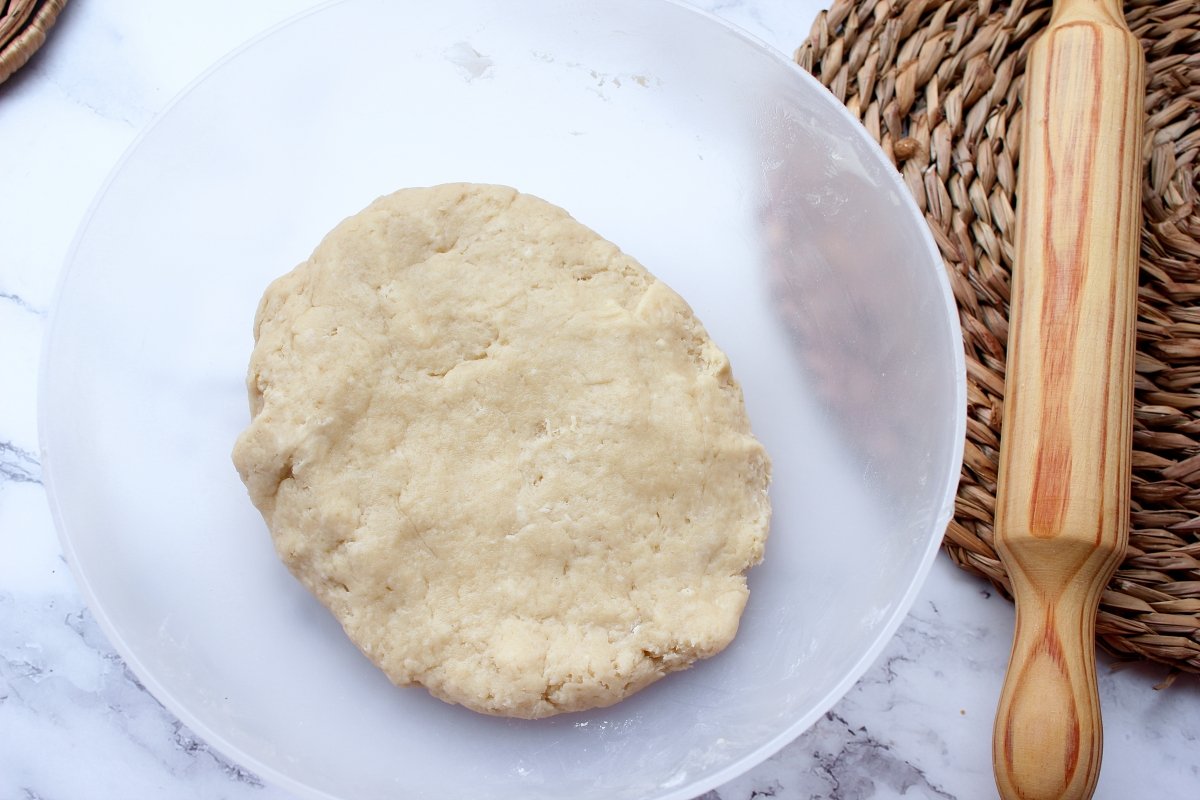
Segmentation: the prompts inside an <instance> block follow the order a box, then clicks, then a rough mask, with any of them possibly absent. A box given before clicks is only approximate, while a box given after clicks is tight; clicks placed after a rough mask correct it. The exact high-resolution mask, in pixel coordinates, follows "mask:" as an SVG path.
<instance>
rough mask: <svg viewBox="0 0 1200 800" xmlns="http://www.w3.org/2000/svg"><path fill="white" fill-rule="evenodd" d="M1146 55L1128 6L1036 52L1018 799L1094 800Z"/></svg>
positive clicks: (1012, 421)
mask: <svg viewBox="0 0 1200 800" xmlns="http://www.w3.org/2000/svg"><path fill="white" fill-rule="evenodd" d="M1143 87H1144V79H1143V67H1142V54H1141V49H1140V46H1139V44H1138V42H1137V40H1136V39H1134V38H1133V37H1132V35H1130V33H1129V31H1128V29H1127V28H1126V27H1125V23H1124V19H1123V17H1122V16H1121V11H1120V7H1119V5H1118V4H1117V3H1116V2H1115V1H1114V0H1076V1H1075V2H1059V3H1056V4H1055V11H1054V15H1053V17H1052V19H1051V22H1050V27H1049V28H1048V30H1047V31H1046V32H1045V33H1044V34H1043V36H1042V37H1041V38H1039V39H1038V41H1037V42H1036V43H1035V44H1034V46H1033V47H1032V48H1031V50H1030V55H1029V61H1028V66H1027V70H1026V86H1025V95H1024V110H1023V115H1024V128H1023V131H1022V149H1021V174H1020V183H1019V186H1018V197H1019V208H1018V219H1017V250H1016V268H1015V271H1014V295H1013V310H1012V320H1011V328H1010V329H1011V331H1012V333H1011V335H1010V339H1009V350H1008V367H1007V374H1008V383H1007V385H1006V388H1005V414H1006V416H1005V421H1004V431H1003V439H1002V442H1001V452H1000V486H1001V491H1000V495H999V502H998V505H997V511H996V533H997V550H998V552H999V553H1000V555H1001V558H1002V559H1003V560H1004V563H1005V565H1006V567H1007V569H1008V572H1009V575H1010V576H1011V578H1012V585H1013V593H1014V595H1015V597H1016V600H1017V631H1016V635H1015V638H1014V642H1013V653H1012V661H1011V664H1010V667H1009V674H1008V677H1007V680H1006V683H1005V686H1004V690H1003V693H1002V695H1001V699H1000V708H999V711H998V714H997V723H996V725H997V727H996V738H995V741H994V743H993V757H994V760H995V770H996V779H997V784H998V785H999V787H1000V790H1001V794H1002V795H1003V796H1004V797H1006V798H1018V797H1019V798H1085V797H1090V796H1091V793H1092V791H1093V790H1094V787H1095V782H1096V778H1097V776H1098V775H1099V769H1100V755H1101V750H1102V736H1101V728H1100V709H1099V704H1098V700H1097V697H1096V689H1095V654H1094V644H1093V638H1092V637H1093V633H1094V627H1095V613H1096V606H1097V603H1098V601H1099V597H1100V593H1101V591H1102V590H1103V588H1104V585H1105V584H1106V583H1107V581H1108V578H1109V577H1110V576H1111V574H1112V572H1113V570H1114V569H1115V568H1116V567H1117V565H1118V564H1119V563H1120V560H1121V556H1122V554H1123V552H1124V549H1125V541H1126V535H1127V525H1128V520H1129V469H1130V452H1131V440H1132V404H1133V353H1134V338H1133V337H1134V331H1135V327H1134V325H1135V316H1134V315H1135V299H1136V290H1137V277H1136V271H1137V246H1138V238H1139V225H1140V220H1141V213H1140V206H1139V202H1140V168H1141V158H1140V148H1141V129H1142V98H1143V93H1144V88H1143Z"/></svg>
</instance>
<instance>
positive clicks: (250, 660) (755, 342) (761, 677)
mask: <svg viewBox="0 0 1200 800" xmlns="http://www.w3.org/2000/svg"><path fill="white" fill-rule="evenodd" d="M457 180H466V181H479V182H496V183H505V184H510V185H513V186H516V187H518V188H519V189H521V190H522V191H526V192H530V193H533V194H537V195H539V196H541V197H544V198H546V199H547V200H550V201H551V202H553V203H556V204H558V205H561V206H563V207H564V208H566V209H567V210H568V211H570V212H571V213H572V214H573V215H575V216H576V217H577V218H578V219H579V220H580V221H582V222H583V223H585V224H587V225H589V226H591V227H592V228H594V229H596V230H597V231H599V232H600V233H601V234H602V235H604V236H606V237H608V238H609V239H611V240H613V241H614V242H616V243H617V244H619V245H620V246H621V247H623V248H624V249H625V250H626V251H627V252H629V253H631V254H632V255H634V256H635V257H636V258H638V259H639V260H640V261H641V262H642V263H643V264H645V265H646V266H647V267H648V268H649V269H650V270H651V271H652V272H654V273H656V274H657V275H658V276H659V277H661V278H662V279H664V280H665V281H667V282H668V283H669V284H670V285H672V286H673V287H674V288H675V289H676V290H678V291H679V292H680V293H681V294H682V295H683V296H684V297H685V298H686V299H687V300H688V301H689V302H690V303H691V304H692V305H693V307H694V308H695V309H696V311H697V314H698V315H699V317H700V318H701V319H702V320H703V321H704V322H705V324H706V326H707V327H708V329H709V331H710V333H711V334H712V335H713V337H714V339H715V340H716V341H717V343H718V344H720V345H721V346H722V347H723V348H724V349H725V350H726V352H727V353H728V354H729V355H730V358H731V360H732V363H733V367H734V372H735V374H736V376H737V378H738V379H739V380H740V381H741V383H742V385H743V388H744V390H745V396H746V402H747V406H748V409H749V412H750V416H751V420H752V423H753V426H754V428H755V431H756V433H757V434H758V436H759V437H760V438H761V439H762V440H763V442H764V444H765V445H766V446H767V448H768V450H769V452H770V453H771V456H772V458H773V460H774V475H775V478H774V486H773V489H772V492H773V503H774V507H775V518H774V524H773V528H772V534H771V539H770V541H769V543H768V551H767V560H766V562H765V563H764V564H763V565H762V566H760V567H758V568H756V569H755V570H753V572H752V573H751V579H750V580H751V600H750V604H749V606H748V608H747V611H746V614H745V617H744V619H743V623H742V629H741V631H740V633H739V635H738V637H737V639H736V640H735V642H734V644H733V645H732V646H731V647H730V648H729V649H728V650H727V651H726V652H724V653H723V654H721V655H720V656H718V657H716V658H713V659H711V660H710V661H708V662H705V663H703V664H700V665H699V666H697V667H695V668H694V669H692V670H690V671H688V672H686V673H682V674H678V675H674V676H672V677H670V678H668V679H666V680H664V681H662V682H660V683H659V684H657V685H655V686H653V687H651V688H650V689H648V690H646V691H644V692H642V693H641V694H639V695H637V696H635V697H633V698H631V699H629V700H627V701H625V702H622V703H620V704H618V705H617V706H615V707H612V708H609V709H604V710H600V711H595V712H591V713H583V714H574V715H567V716H563V717H559V718H555V719H551V720H545V721H540V722H520V721H510V720H502V719H492V718H486V717H482V716H478V715H475V714H473V713H471V712H468V711H464V710H462V709H460V708H455V707H450V706H447V705H444V704H442V703H440V702H438V701H436V700H432V699H431V698H429V697H428V696H427V695H426V694H425V693H424V692H423V691H421V690H417V689H408V690H400V689H396V688H394V687H392V686H391V685H390V684H389V683H388V682H387V680H386V679H385V678H384V677H383V676H382V675H381V674H380V673H378V672H377V671H376V670H375V669H374V667H372V666H371V665H370V664H369V663H368V662H367V661H366V659H365V658H364V657H363V656H361V655H360V654H359V653H358V652H357V650H355V648H354V647H353V646H352V645H351V644H350V643H349V642H348V641H347V640H346V639H345V638H344V636H343V635H342V634H341V631H340V629H339V627H338V625H337V624H336V623H335V622H334V621H333V620H332V618H330V617H329V616H328V615H327V614H326V613H325V612H324V610H323V609H322V608H321V607H320V606H319V605H318V604H317V602H316V601H315V600H313V599H311V598H310V597H309V596H308V595H307V594H306V593H305V591H304V590H303V589H302V588H301V587H300V586H299V584H297V583H296V582H295V581H294V580H292V578H291V577H290V576H289V575H288V573H287V572H286V570H285V569H284V568H283V566H282V565H281V564H280V563H279V562H278V561H277V559H276V557H275V555H274V552H273V550H272V547H271V544H270V541H269V538H268V536H267V532H266V530H265V527H264V525H263V523H262V521H261V519H260V518H259V516H258V514H257V512H256V511H255V510H254V508H253V507H252V506H251V505H250V502H249V500H248V499H247V497H246V493H245V491H244V489H243V487H242V485H241V483H240V482H239V480H238V477H237V475H236V473H235V472H234V469H233V467H232V466H231V463H230V459H229V451H230V448H231V446H232V442H233V439H234V437H235V436H236V434H237V433H238V431H239V430H240V429H241V428H242V427H243V426H244V425H245V423H246V421H247V407H246V406H247V404H246V399H245V394H244V389H243V383H242V380H243V377H242V376H243V372H244V369H245V364H246V361H247V358H248V355H249V351H250V347H251V344H252V341H251V320H252V318H253V314H254V311H255V306H256V304H257V301H258V298H259V296H260V294H261V292H262V290H263V288H264V287H265V285H266V284H267V282H268V281H269V280H270V279H271V278H273V277H275V276H276V275H279V274H281V273H283V272H285V271H287V270H288V269H290V268H291V267H292V266H294V265H295V264H296V263H297V262H299V261H301V260H302V259H304V258H305V257H306V256H307V255H308V253H309V252H310V251H311V249H312V248H313V247H314V246H315V244H316V243H317V241H318V240H319V239H320V237H321V236H322V235H323V234H324V233H325V232H326V231H327V230H329V229H330V228H331V227H332V226H333V225H334V224H335V223H336V222H337V221H338V220H339V219H341V218H342V217H343V216H346V215H347V214H350V213H353V212H354V211H357V210H358V209H360V208H361V207H363V206H364V205H366V204H367V203H368V202H369V201H370V200H372V199H373V198H374V197H376V196H378V195H380V194H384V193H387V192H390V191H393V190H394V189H397V188H399V187H402V186H414V185H428V184H433V183H441V182H446V181H457ZM940 269H941V268H940V263H939V262H938V259H937V256H936V253H935V251H934V250H933V247H932V243H931V241H930V239H929V236H928V233H927V232H926V231H925V229H924V227H923V222H922V221H921V219H920V216H919V215H918V214H917V212H916V211H915V209H914V207H913V206H912V204H911V202H910V200H909V198H908V196H907V194H906V193H905V191H904V188H903V186H902V184H901V183H900V182H899V180H898V179H897V177H896V175H895V173H894V171H893V170H892V168H891V167H890V166H889V165H888V164H886V163H885V161H884V160H883V158H882V156H881V155H880V154H879V152H878V151H877V149H876V148H875V146H874V145H873V144H872V143H870V142H869V141H868V139H867V138H866V136H865V135H864V134H863V133H862V131H861V130H859V128H858V126H857V124H856V123H855V122H854V121H853V120H852V119H851V118H850V116H849V115H848V114H846V113H845V111H844V110H843V109H842V108H841V107H840V106H839V105H838V103H837V102H836V101H835V100H834V99H833V98H832V97H830V96H829V95H828V94H827V93H825V92H824V90H823V89H821V88H820V87H819V86H818V85H817V84H816V82H815V81H813V80H812V79H811V78H808V76H806V75H803V74H801V73H800V71H799V70H798V69H796V68H794V67H793V66H791V65H789V64H787V63H786V62H785V61H784V60H783V59H782V58H780V57H779V56H777V55H775V54H773V53H771V52H770V51H768V50H767V49H766V48H764V47H762V46H760V45H758V44H755V43H754V42H752V41H750V40H749V39H748V38H746V37H745V36H744V35H742V34H740V33H737V32H736V31H734V30H732V29H730V28H728V27H725V26H724V25H722V24H719V23H717V22H716V21H714V20H713V19H711V18H708V17H705V16H703V15H701V14H698V13H696V12H694V11H692V10H689V9H687V8H684V7H681V6H678V5H674V4H671V3H665V2H645V0H613V1H612V2H606V3H594V2H585V1H584V0H566V1H565V2H563V1H559V0H541V1H538V0H514V1H513V2H500V1H499V0H447V1H446V2H440V3H430V4H420V5H418V4H396V3H392V2H388V0H347V1H346V2H342V3H338V4H334V5H329V6H325V7H322V8H320V9H318V10H317V11H315V12H313V13H311V14H308V15H306V16H303V17H301V18H299V19H297V20H294V21H292V22H291V23H289V24H287V25H285V26H283V27H281V28H279V29H277V30H275V31H274V32H272V33H270V34H269V35H266V36H264V37H262V38H260V39H258V40H256V41H255V42H254V43H252V44H251V45H249V46H248V47H246V48H244V49H242V50H240V51H239V52H237V53H236V54H234V55H233V56H232V57H230V58H229V59H227V60H225V61H224V62H222V63H221V64H220V65H218V67H216V68H215V69H214V70H213V71H211V72H209V73H208V74H207V75H206V76H205V77H204V78H202V79H201V80H200V81H199V82H198V83H196V84H195V85H194V86H193V87H192V88H191V89H190V90H189V91H188V92H187V93H185V94H184V95H183V96H182V98H181V99H180V100H178V101H177V102H176V103H175V104H174V105H173V106H172V107H171V108H170V109H169V111H168V112H167V113H165V114H164V115H163V116H162V117H161V118H160V119H159V120H158V121H157V122H156V123H155V124H154V125H153V126H152V127H151V128H150V129H149V130H148V131H147V132H146V133H145V134H144V135H143V136H142V137H141V138H140V139H139V141H138V142H137V144H136V145H135V146H134V147H133V148H132V149H131V151H130V152H129V153H128V154H127V156H126V158H125V159H124V160H123V161H122V163H121V164H120V166H119V167H118V168H117V170H116V171H115V172H114V174H113V176H112V178H111V179H110V182H109V184H108V185H107V187H106V189H105V190H104V192H103V193H102V194H101V196H100V197H99V199H98V200H97V202H96V205H95V206H94V208H93V211H92V213H91V215H90V216H89V218H88V220H87V221H86V223H85V224H84V226H83V228H82V230H81V232H80V234H79V237H78V239H77V242H76V247H75V249H74V251H73V254H72V257H71V260H70V263H69V264H68V267H67V271H66V273H65V277H64V279H63V283H62V285H61V287H60V294H59V299H58V303H57V306H56V309H55V311H54V314H53V319H52V323H51V328H50V332H49V334H48V338H47V343H46V351H45V358H44V371H43V387H42V388H43V392H42V437H43V439H42V441H43V449H44V454H45V458H46V468H45V471H46V479H47V483H48V488H49V490H50V493H51V498H52V505H53V507H54V511H55V515H56V520H57V523H58V526H59V530H60V533H61V536H62V539H63V542H64V547H65V548H66V551H67V553H68V557H69V559H70V561H71V563H72V566H73V568H74V570H75V573H76V576H77V578H78V579H79V582H80V585H81V587H82V590H83V591H84V593H85V595H86V597H87V599H88V602H89V604H90V606H91V608H92V609H93V611H94V613H95V614H96V616H97V618H98V619H99V621H100V622H101V624H102V625H103V626H104V628H105V630H106V632H107V633H108V635H109V636H110V637H111V638H112V640H113V642H114V644H115V645H116V647H117V648H118V649H119V650H120V652H121V653H122V655H123V656H124V657H125V658H126V659H127V661H128V662H129V663H130V665H131V667H132V668H133V669H134V671H135V672H136V673H137V674H138V675H139V676H140V677H141V678H142V680H143V681H144V682H145V683H146V685H147V686H148V687H149V688H150V689H151V690H152V691H153V692H154V694H155V695H156V696H157V697H158V698H159V699H160V700H161V701H162V702H163V703H164V704H166V705H167V706H168V707H169V708H170V709H171V710H172V711H174V712H175V713H176V714H178V715H180V716H181V717H182V718H183V719H184V720H185V721H186V722H187V723H188V724H189V725H191V726H192V727H193V728H195V729H196V730H197V731H198V732H199V733H200V734H201V735H203V736H204V737H205V738H207V739H208V740H209V741H210V742H212V743H213V744H214V745H215V746H217V747H219V748H220V749H222V750H224V751H225V752H226V753H227V754H228V755H229V756H231V757H232V758H234V759H236V760H238V761H239V762H241V763H243V764H245V765H246V766H248V767H249V768H251V769H254V770H256V771H258V772H260V773H261V774H263V776H264V777H266V778H268V779H271V780H273V781H276V782H279V783H281V784H283V785H285V786H286V787H288V788H290V789H292V790H293V791H295V792H297V793H299V794H301V795H303V796H309V797H338V798H356V799H357V800H371V799H372V798H385V797H388V798H390V797H395V796H400V795H402V796H404V797H407V798H426V797H428V798H441V797H443V796H446V795H450V796H468V797H522V798H540V797H564V796H570V797H574V798H580V799H585V798H605V799H606V800H621V799H622V798H644V797H659V798H668V797H670V798H685V797H693V796H695V795H696V794H699V793H701V792H703V791H705V790H706V789H708V788H711V787H712V786H713V785H716V784H717V783H719V782H720V781H723V780H727V779H728V778H730V777H732V775H733V774H734V773H735V772H736V771H739V770H741V769H744V768H746V767H748V766H750V765H751V764H752V763H754V762H756V761H758V760H761V759H762V758H765V757H766V756H767V755H769V754H770V753H771V752H773V751H774V750H775V749H777V748H778V747H780V746H782V744H784V743H785V742H786V741H788V740H789V739H790V738H792V737H794V736H795V735H796V734H798V733H799V732H800V731H802V730H803V729H804V728H805V727H807V726H808V725H810V724H811V723H812V722H813V721H814V720H815V719H817V718H818V717H819V716H820V715H821V714H822V713H824V712H825V711H826V710H827V709H828V708H829V707H830V706H831V705H832V704H833V703H834V702H835V701H836V700H837V699H838V698H839V697H840V696H841V695H842V694H843V693H844V692H845V691H846V690H847V689H848V688H849V686H850V685H851V684H852V682H853V681H854V680H855V679H856V678H857V677H858V676H859V675H860V674H861V673H862V671H863V670H864V669H866V667H867V666H868V665H869V664H870V662H871V660H872V659H873V658H874V657H875V656H876V655H877V654H878V653H879V651H880V649H881V648H882V646H883V644H884V643H885V641H886V639H887V638H888V637H889V636H890V634H891V633H892V631H894V629H895V627H896V626H897V625H898V623H899V621H900V619H901V618H902V617H903V615H904V613H905V612H906V611H907V609H908V606H909V605H910V604H911V602H912V599H913V597H914V595H915V593H916V591H917V588H918V587H919V585H920V582H921V580H922V579H923V578H924V576H925V573H926V571H927V570H928V567H929V565H930V562H931V559H932V557H933V554H934V552H935V550H936V547H937V543H938V541H939V540H940V537H941V534H942V531H943V529H944V526H945V524H946V521H947V520H948V518H949V513H950V503H951V500H952V492H953V486H954V482H955V480H956V476H957V470H958V465H959V458H960V455H961V442H962V428H963V424H964V423H963V419H964V418H963V402H962V401H963V389H962V359H961V356H960V353H959V351H960V338H959V333H958V327H957V319H956V317H955V315H954V311H953V305H952V303H951V301H950V298H949V292H948V289H947V285H946V282H945V279H944V277H943V276H942V274H941V272H940Z"/></svg>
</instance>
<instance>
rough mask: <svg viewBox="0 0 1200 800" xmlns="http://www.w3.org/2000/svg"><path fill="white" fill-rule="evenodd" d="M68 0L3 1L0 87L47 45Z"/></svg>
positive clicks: (0, 11) (0, 35)
mask: <svg viewBox="0 0 1200 800" xmlns="http://www.w3.org/2000/svg"><path fill="white" fill-rule="evenodd" d="M66 4H67V0H0V83H4V81H6V80H8V77H9V76H10V75H12V74H13V73H14V72H16V71H17V70H18V69H19V68H20V67H21V65H23V64H24V63H25V62H26V61H28V60H29V57H30V56H32V55H33V54H34V52H35V51H36V50H37V49H38V48H39V47H41V46H42V42H44V41H46V31H48V30H50V26H51V25H53V24H54V20H56V19H58V12H60V11H62V8H63V6H65V5H66Z"/></svg>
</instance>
